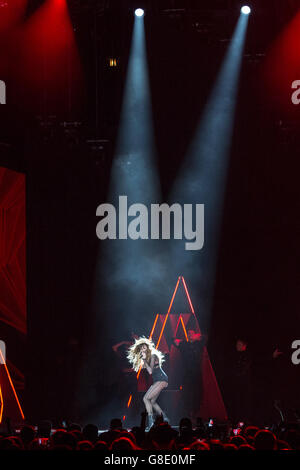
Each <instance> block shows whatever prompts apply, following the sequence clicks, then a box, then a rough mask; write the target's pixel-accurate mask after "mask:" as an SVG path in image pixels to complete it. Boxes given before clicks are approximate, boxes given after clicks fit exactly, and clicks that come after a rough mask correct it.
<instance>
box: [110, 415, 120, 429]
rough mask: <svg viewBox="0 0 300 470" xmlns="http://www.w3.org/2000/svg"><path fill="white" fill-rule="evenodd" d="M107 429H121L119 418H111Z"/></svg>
mask: <svg viewBox="0 0 300 470" xmlns="http://www.w3.org/2000/svg"><path fill="white" fill-rule="evenodd" d="M109 429H110V430H111V431H116V430H122V429H123V424H122V420H121V419H120V418H113V419H112V420H111V422H110V425H109Z"/></svg>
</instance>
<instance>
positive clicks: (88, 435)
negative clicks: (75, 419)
mask: <svg viewBox="0 0 300 470" xmlns="http://www.w3.org/2000/svg"><path fill="white" fill-rule="evenodd" d="M82 435H83V438H84V439H85V440H87V441H90V442H92V443H93V442H96V441H97V439H98V426H96V424H87V425H86V426H84V428H83V430H82Z"/></svg>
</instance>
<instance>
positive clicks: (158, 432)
mask: <svg viewBox="0 0 300 470" xmlns="http://www.w3.org/2000/svg"><path fill="white" fill-rule="evenodd" d="M175 436H177V431H175V430H174V429H172V428H171V426H170V425H169V424H168V423H161V424H159V425H158V426H154V427H153V428H152V429H150V431H149V439H150V440H151V441H152V442H155V443H156V444H157V445H158V447H159V448H160V449H169V448H170V446H171V443H172V441H173V439H174V438H175Z"/></svg>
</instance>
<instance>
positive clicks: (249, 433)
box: [243, 426, 259, 439]
mask: <svg viewBox="0 0 300 470" xmlns="http://www.w3.org/2000/svg"><path fill="white" fill-rule="evenodd" d="M257 431H259V427H257V426H247V427H246V428H245V429H244V431H243V435H244V436H245V438H246V439H248V438H249V437H254V436H255V434H256V433H257Z"/></svg>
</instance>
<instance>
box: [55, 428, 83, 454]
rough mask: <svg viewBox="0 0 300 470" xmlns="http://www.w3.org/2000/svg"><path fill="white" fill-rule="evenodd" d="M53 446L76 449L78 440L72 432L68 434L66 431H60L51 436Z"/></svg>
mask: <svg viewBox="0 0 300 470" xmlns="http://www.w3.org/2000/svg"><path fill="white" fill-rule="evenodd" d="M50 440H51V443H50V444H51V446H52V447H57V446H61V445H62V446H68V447H70V448H71V449H73V450H74V449H75V448H76V445H77V439H76V437H75V436H74V434H73V433H72V432H67V431H66V430H65V429H58V430H57V431H56V432H54V433H53V434H52V436H51V439H50Z"/></svg>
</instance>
